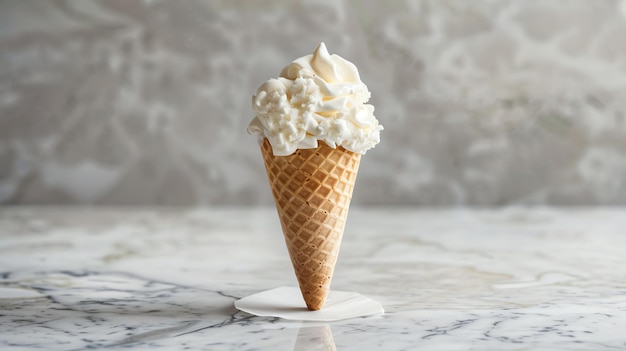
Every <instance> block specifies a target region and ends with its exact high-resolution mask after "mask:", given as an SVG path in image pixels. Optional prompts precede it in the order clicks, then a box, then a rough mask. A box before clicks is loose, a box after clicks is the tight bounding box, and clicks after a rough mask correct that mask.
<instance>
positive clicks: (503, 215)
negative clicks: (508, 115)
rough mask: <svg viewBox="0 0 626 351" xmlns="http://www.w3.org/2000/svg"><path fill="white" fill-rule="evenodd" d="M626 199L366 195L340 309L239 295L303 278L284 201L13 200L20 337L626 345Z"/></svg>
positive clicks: (48, 342) (34, 344) (12, 278)
mask: <svg viewBox="0 0 626 351" xmlns="http://www.w3.org/2000/svg"><path fill="white" fill-rule="evenodd" d="M623 228H626V209H621V208H613V209H568V210H562V209H549V208H535V209H523V208H510V209H502V210H416V209H361V208H355V209H352V210H351V215H350V218H349V222H348V226H347V230H346V233H345V237H344V241H343V246H342V252H341V256H340V260H339V264H338V267H337V271H336V276H335V278H334V281H333V288H336V289H338V290H346V291H359V292H361V293H363V294H367V295H368V296H371V297H373V298H376V299H377V300H378V301H380V302H381V303H383V305H384V307H385V310H386V313H385V314H384V315H382V316H372V317H366V318H357V319H351V320H345V321H339V322H333V323H305V322H294V321H286V320H281V319H278V318H267V317H256V316H251V315H249V314H246V313H244V312H240V311H238V310H236V309H235V308H234V306H233V302H234V301H235V300H236V299H238V298H240V297H243V296H247V295H249V294H252V293H255V292H259V291H262V290H266V289H269V288H272V287H276V286H281V285H295V278H294V277H293V273H292V272H291V267H290V262H289V259H288V257H287V253H286V249H285V248H284V244H283V242H282V240H283V239H282V237H281V233H280V228H279V225H278V220H277V218H276V215H275V212H274V210H273V209H271V208H262V209H236V208H233V209H189V210H186V209H163V208H161V209H157V208H152V209H151V208H144V209H122V208H117V209H116V208H100V209H86V208H36V207H23V208H10V207H9V208H7V207H5V208H2V209H1V210H0V348H2V349H7V350H31V349H45V350H83V349H86V348H89V349H118V348H128V349H158V350H181V349H193V350H415V349H420V348H428V349H439V350H460V349H462V350H472V349H474V350H484V349H502V350H529V349H537V350H588V349H593V350H619V349H624V348H626V336H624V333H623V331H624V330H626V275H625V274H624V270H623V269H622V268H621V267H624V266H626V237H624V235H623Z"/></svg>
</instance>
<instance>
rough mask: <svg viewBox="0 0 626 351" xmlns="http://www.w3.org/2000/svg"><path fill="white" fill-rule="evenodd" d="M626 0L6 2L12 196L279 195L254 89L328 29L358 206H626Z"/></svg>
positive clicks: (85, 199)
mask: <svg viewBox="0 0 626 351" xmlns="http://www.w3.org/2000/svg"><path fill="white" fill-rule="evenodd" d="M625 40H626V1H617V0H615V1H613V0H595V1H582V0H581V1H576V0H572V1H568V2H567V3H566V5H564V3H563V2H562V1H556V0H555V1H551V0H542V1H522V0H518V1H471V2H470V1H442V0H432V1H396V0H392V1H377V0H370V1H356V0H342V1H337V0H332V1H281V0H274V1H269V0H268V1H234V0H225V1H184V2H174V1H156V0H151V1H147V0H146V1H135V0H131V1H129V0H107V1H91V0H88V1H37V0H20V1H11V0H0V203H2V204H63V205H73V204H80V205H90V204H93V205H166V206H171V205H211V206H213V205H214V206H221V205H228V206H230V205H260V204H266V205H270V204H272V201H273V200H272V197H271V194H270V191H269V186H268V184H267V179H266V175H265V170H264V168H263V164H262V161H261V156H260V151H259V149H258V146H257V141H256V139H255V137H253V136H250V135H248V134H247V133H246V128H247V125H248V122H249V121H250V119H251V118H252V117H253V115H252V111H251V108H250V97H251V95H252V94H253V93H254V92H255V90H256V88H257V87H258V86H259V85H260V84H261V83H263V82H264V81H265V80H267V79H269V78H272V77H276V76H277V75H278V74H279V72H280V71H281V69H282V67H283V66H285V65H286V64H288V63H289V62H290V61H291V60H293V59H295V58H297V57H300V56H303V55H306V54H310V53H312V52H313V50H314V49H315V47H316V46H317V44H318V43H319V42H320V41H324V42H326V45H327V46H328V49H329V51H330V52H331V53H336V54H339V55H341V56H343V57H344V58H346V59H348V60H350V61H352V62H354V63H355V64H356V65H357V67H358V68H359V70H360V73H361V78H362V80H363V81H364V82H365V83H366V84H367V85H368V87H369V88H370V90H371V92H372V99H371V100H370V101H371V103H372V104H373V105H374V106H375V107H376V116H377V117H378V119H379V120H380V122H381V124H383V125H384V127H385V130H384V131H383V132H382V133H381V140H382V141H381V143H380V145H379V146H378V147H376V148H375V149H373V150H371V151H369V152H368V153H367V154H366V155H365V156H364V157H363V159H362V163H361V171H360V173H359V178H358V181H357V185H356V191H355V195H354V200H353V204H355V205H376V206H386V205H390V206H391V205H394V206H395V205H397V206H402V205H420V206H504V205H544V204H545V205H571V206H574V205H617V204H619V205H624V204H626V45H624V42H625Z"/></svg>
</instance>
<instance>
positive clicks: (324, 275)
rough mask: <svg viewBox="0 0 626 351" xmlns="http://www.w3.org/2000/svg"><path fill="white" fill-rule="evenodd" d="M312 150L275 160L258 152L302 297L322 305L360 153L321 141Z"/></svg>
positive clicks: (268, 150) (267, 150)
mask: <svg viewBox="0 0 626 351" xmlns="http://www.w3.org/2000/svg"><path fill="white" fill-rule="evenodd" d="M318 144H319V146H318V147H317V148H316V149H298V150H296V152H295V153H293V154H291V155H289V156H274V155H273V153H272V146H271V145H270V143H269V141H268V140H267V139H264V140H263V144H262V145H261V152H262V154H263V159H264V161H265V168H266V170H267V176H268V178H269V183H270V187H271V189H272V194H273V195H274V200H275V202H276V209H277V210H278V217H279V218H280V223H281V226H282V229H283V234H284V236H285V242H286V244H287V249H288V251H289V256H290V257H291V262H292V264H293V268H294V271H295V273H296V277H297V279H298V283H299V285H300V291H301V292H302V297H303V298H304V301H305V302H306V305H307V308H308V309H309V310H319V309H321V308H322V307H323V306H324V302H325V301H326V296H327V295H328V291H329V290H330V282H331V280H332V277H333V272H334V270H335V264H336V262H337V256H338V255H339V247H340V245H341V238H342V236H343V230H344V226H345V223H346V218H347V216H348V208H349V206H350V200H351V199H352V190H353V188H354V182H355V180H356V175H357V171H358V168H359V161H360V159H361V154H358V153H355V152H352V151H348V150H346V149H344V148H342V147H340V146H339V147H337V148H336V149H333V148H331V147H329V146H328V145H327V144H326V143H325V142H323V141H320V142H319V143H318Z"/></svg>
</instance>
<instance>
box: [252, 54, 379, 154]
mask: <svg viewBox="0 0 626 351" xmlns="http://www.w3.org/2000/svg"><path fill="white" fill-rule="evenodd" d="M370 95H371V94H370V92H369V90H368V89H367V86H366V85H365V84H364V83H363V82H361V78H360V77H359V71H358V70H357V68H356V66H355V65H354V64H353V63H351V62H349V61H346V60H345V59H343V58H341V57H340V56H338V55H334V54H333V55H330V54H329V53H328V50H326V45H324V43H320V44H319V46H318V47H317V49H316V50H315V52H314V53H313V54H312V55H306V56H303V57H301V58H299V59H297V60H295V61H293V62H292V63H290V64H289V65H288V66H287V67H285V68H284V69H283V70H282V72H281V73H280V77H278V78H276V79H270V80H268V81H267V82H265V83H263V84H262V85H261V86H260V87H259V89H257V92H256V95H254V96H253V97H252V108H253V110H254V112H255V113H256V117H254V119H253V120H252V122H250V125H249V126H248V132H249V133H251V134H257V135H260V136H262V137H265V138H267V139H268V140H269V142H270V144H271V145H272V150H273V153H274V155H275V156H287V155H291V154H292V153H294V152H295V151H296V149H313V148H317V142H318V140H322V141H324V142H325V143H326V144H328V146H330V147H332V148H336V147H337V146H342V147H343V148H345V149H346V150H350V151H353V152H357V153H361V154H364V153H365V151H367V150H368V149H371V148H373V147H374V146H375V145H376V144H378V142H379V141H380V131H381V130H382V129H383V127H382V126H381V125H380V124H378V120H377V119H376V117H374V106H372V105H369V104H366V102H367V101H368V100H369V98H370Z"/></svg>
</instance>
